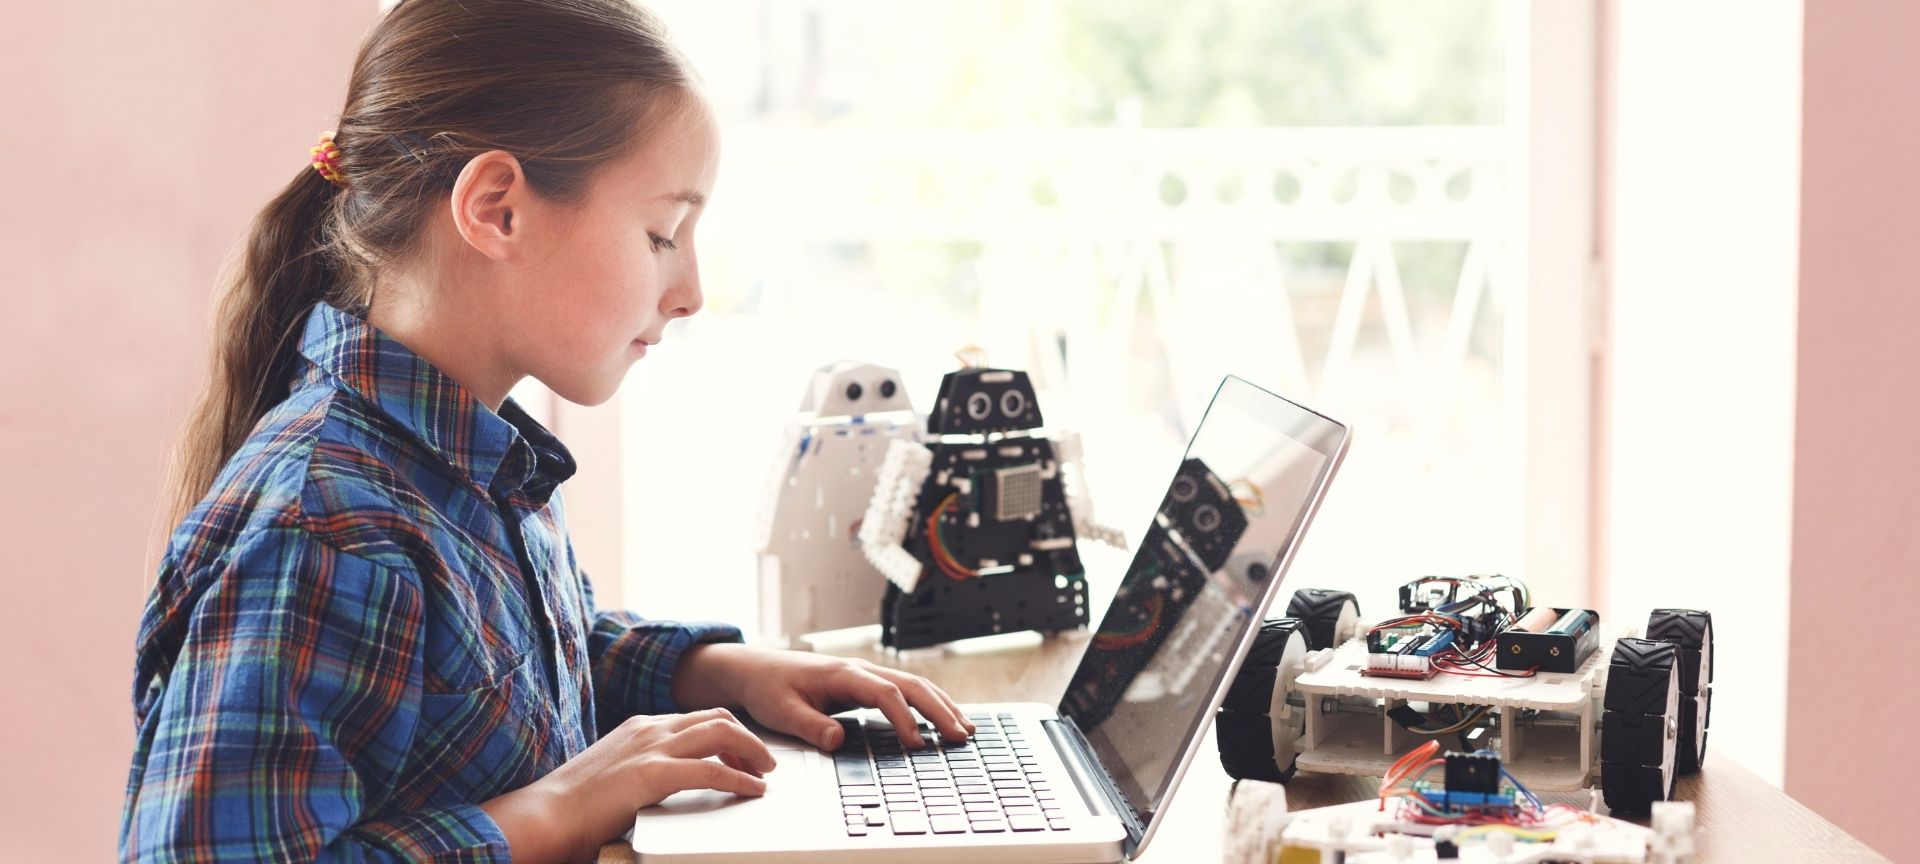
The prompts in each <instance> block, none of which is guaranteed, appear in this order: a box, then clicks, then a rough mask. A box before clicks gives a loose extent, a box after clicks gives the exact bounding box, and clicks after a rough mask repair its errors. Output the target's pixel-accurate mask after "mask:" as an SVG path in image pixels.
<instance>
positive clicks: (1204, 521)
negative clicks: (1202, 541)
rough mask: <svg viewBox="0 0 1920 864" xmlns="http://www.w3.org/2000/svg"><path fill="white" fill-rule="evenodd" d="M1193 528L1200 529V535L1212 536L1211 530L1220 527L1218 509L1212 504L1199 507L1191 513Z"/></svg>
mask: <svg viewBox="0 0 1920 864" xmlns="http://www.w3.org/2000/svg"><path fill="white" fill-rule="evenodd" d="M1193 527H1195V528H1198V529H1200V531H1201V533H1204V534H1212V533H1213V529H1215V528H1218V527H1220V508H1218V507H1215V506H1213V505H1212V504H1202V505H1200V507H1199V508H1198V509H1196V510H1194V511H1193Z"/></svg>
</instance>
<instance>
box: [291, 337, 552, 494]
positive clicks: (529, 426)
mask: <svg viewBox="0 0 1920 864" xmlns="http://www.w3.org/2000/svg"><path fill="white" fill-rule="evenodd" d="M300 353H301V354H302V355H305V356H306V358H307V359H308V360H311V361H312V362H313V369H314V371H315V372H318V373H324V374H325V375H327V376H329V377H331V378H333V379H334V380H335V381H337V382H338V383H339V384H340V385H341V386H343V387H345V388H346V389H348V390H351V391H353V392H355V393H357V394H359V395H360V396H362V397H364V398H365V399H366V400H367V401H368V402H370V403H372V404H373V405H374V406H376V407H378V408H379V409H380V410H381V412H382V413H385V414H386V415H387V416H388V417H391V418H392V419H393V420H394V422H396V423H398V424H399V425H400V426H402V427H403V428H405V429H406V430H407V431H408V432H410V433H412V434H413V436H414V437H415V438H418V439H419V440H420V442H421V443H422V444H424V445H426V447H427V449H428V450H431V451H433V453H434V454H436V455H438V456H440V457H441V458H443V459H445V460H446V461H447V463H448V464H449V465H452V466H453V467H454V468H455V469H456V470H458V471H460V472H462V473H464V474H466V475H468V476H469V477H471V478H473V481H474V482H475V483H476V484H478V485H479V486H480V488H482V489H484V490H487V491H488V492H489V493H494V494H498V495H501V496H514V495H518V496H520V497H523V498H525V499H528V500H529V502H530V503H532V504H533V505H534V506H544V505H545V504H546V502H547V500H548V499H549V498H551V497H552V495H553V490H554V489H555V488H556V487H558V486H559V485H560V483H561V482H562V481H564V480H566V479H567V478H568V477H571V476H573V472H574V471H575V469H576V466H575V464H574V461H573V454H571V453H569V452H568V451H567V448H566V446H565V445H563V444H561V443H560V439H558V438H555V437H554V436H553V433H551V432H548V431H547V429H546V427H543V426H541V425H540V424H539V423H538V422H537V421H535V420H534V419H533V418H532V417H531V416H528V414H527V412H526V411H525V410H524V409H522V408H521V407H520V405H519V404H518V403H516V402H515V401H514V400H513V397H511V396H509V397H507V400H506V402H505V403H503V404H502V405H501V406H500V410H499V411H498V412H497V413H496V412H495V411H493V410H492V409H490V408H488V407H487V406H486V405H485V404H484V403H482V402H481V401H480V400H479V399H476V398H474V396H473V394H472V393H470V392H468V390H467V389H466V388H465V387H462V386H460V383H459V382H457V381H455V380H453V378H452V377H451V376H449V375H447V374H446V373H445V372H442V371H440V370H439V369H437V368H435V367H434V366H433V364H431V363H428V362H427V361H426V360H425V359H423V358H422V357H421V356H420V355H418V354H415V353H413V351H412V350H411V349H409V348H407V346H405V345H402V344H400V343H399V342H398V341H397V340H395V339H393V338H392V337H390V336H388V335H387V334H385V333H382V332H380V331H379V330H378V329H377V328H375V327H374V326H373V325H371V324H368V323H367V322H366V321H365V320H363V319H361V318H359V317H356V316H354V315H352V314H350V313H348V312H345V311H342V310H341V309H338V308H336V307H334V306H333V305H331V304H328V303H319V304H316V305H315V306H314V307H313V311H312V312H310V313H308V315H307V324H306V330H305V332H304V333H303V334H302V335H301V337H300ZM309 374H312V373H309Z"/></svg>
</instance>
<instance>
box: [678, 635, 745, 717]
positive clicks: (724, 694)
mask: <svg viewBox="0 0 1920 864" xmlns="http://www.w3.org/2000/svg"><path fill="white" fill-rule="evenodd" d="M754 650H755V649H753V648H751V647H749V646H746V645H742V644H740V643H737V642H703V643H701V644H699V645H695V646H693V647H691V648H688V649H687V650H686V652H685V653H683V654H681V655H680V662H679V663H678V664H676V665H675V666H674V670H673V701H674V703H675V704H676V705H678V706H679V707H680V710H681V711H683V712H685V711H700V710H703V709H706V708H739V707H740V693H739V686H738V685H739V683H740V679H741V677H742V673H741V671H740V667H741V665H742V663H741V661H743V660H745V659H746V658H747V657H749V656H750V655H751V654H752V652H753V651H754Z"/></svg>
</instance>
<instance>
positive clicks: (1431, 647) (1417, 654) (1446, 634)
mask: <svg viewBox="0 0 1920 864" xmlns="http://www.w3.org/2000/svg"><path fill="white" fill-rule="evenodd" d="M1452 645H1453V631H1451V630H1440V629H1436V628H1432V627H1430V626H1423V627H1422V628H1421V629H1420V630H1417V631H1412V632H1409V631H1407V630H1404V629H1396V630H1385V631H1379V632H1374V633H1369V634H1367V668H1366V674H1368V675H1375V676H1382V677H1387V678H1419V679H1427V678H1432V677H1433V676H1434V674H1435V673H1436V672H1437V671H1438V670H1436V669H1434V668H1433V655H1435V654H1438V653H1440V652H1442V651H1445V650H1447V648H1448V647H1450V646H1452Z"/></svg>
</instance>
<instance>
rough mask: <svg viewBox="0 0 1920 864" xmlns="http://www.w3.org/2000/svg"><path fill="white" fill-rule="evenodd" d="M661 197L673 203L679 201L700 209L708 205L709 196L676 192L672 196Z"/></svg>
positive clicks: (689, 192)
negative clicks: (703, 205)
mask: <svg viewBox="0 0 1920 864" xmlns="http://www.w3.org/2000/svg"><path fill="white" fill-rule="evenodd" d="M660 197H662V198H666V199H669V200H672V201H678V202H680V203H682V204H688V205H691V206H694V207H699V206H700V205H702V204H705V203H707V196H705V195H702V194H700V193H698V192H694V191H691V190H689V191H686V192H676V193H674V194H672V195H662V196H660Z"/></svg>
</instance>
